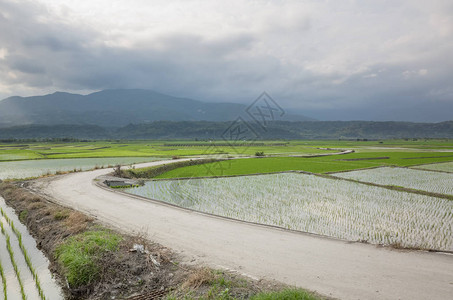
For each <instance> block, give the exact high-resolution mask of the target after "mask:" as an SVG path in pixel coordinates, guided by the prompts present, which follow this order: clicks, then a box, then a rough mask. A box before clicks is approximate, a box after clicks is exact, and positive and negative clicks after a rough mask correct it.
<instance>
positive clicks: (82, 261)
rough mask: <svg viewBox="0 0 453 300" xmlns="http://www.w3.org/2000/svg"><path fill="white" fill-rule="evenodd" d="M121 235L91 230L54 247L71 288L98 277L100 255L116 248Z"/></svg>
mask: <svg viewBox="0 0 453 300" xmlns="http://www.w3.org/2000/svg"><path fill="white" fill-rule="evenodd" d="M121 240H122V238H121V236H119V235H117V234H115V233H113V232H111V231H108V230H106V229H100V230H91V231H86V232H84V233H80V234H78V235H75V236H73V237H70V238H69V239H67V240H66V241H64V242H63V243H62V244H61V245H59V246H58V247H57V248H56V251H55V256H56V258H57V260H58V262H59V263H60V264H61V265H62V266H63V269H64V275H65V277H66V279H67V281H68V284H69V286H70V287H71V288H77V287H80V286H83V285H88V284H90V283H92V282H94V281H95V280H97V279H98V278H99V276H100V275H101V270H102V265H101V262H102V261H101V257H102V255H103V254H105V253H106V252H111V251H116V250H118V247H119V243H120V242H121Z"/></svg>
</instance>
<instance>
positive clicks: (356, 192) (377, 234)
mask: <svg viewBox="0 0 453 300" xmlns="http://www.w3.org/2000/svg"><path fill="white" fill-rule="evenodd" d="M126 191H127V192H130V193H133V194H137V195H141V196H145V197H148V198H152V199H157V200H162V201H166V202H169V203H172V204H176V205H179V206H182V207H186V208H190V209H194V210H198V211H202V212H207V213H212V214H216V215H220V216H225V217H229V218H234V219H240V220H245V221H250V222H256V223H262V224H268V225H275V226H279V227H283V228H288V229H294V230H299V231H304V232H310V233H315V234H320V235H326V236H332V237H336V238H340V239H345V240H351V241H367V242H369V243H373V244H384V245H395V246H396V245H398V246H402V247H408V248H423V249H436V250H447V251H452V250H453V201H448V200H446V199H441V198H435V197H429V196H425V195H418V194H414V193H406V192H401V191H395V190H389V189H384V188H380V187H375V186H368V185H364V184H360V183H356V182H349V181H345V180H337V179H331V178H321V177H319V176H315V175H307V174H295V173H282V174H273V175H259V176H243V177H233V178H231V177H230V178H215V179H191V180H165V181H151V182H147V183H146V184H145V185H144V186H141V187H137V188H131V189H127V190H126Z"/></svg>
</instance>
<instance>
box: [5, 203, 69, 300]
mask: <svg viewBox="0 0 453 300" xmlns="http://www.w3.org/2000/svg"><path fill="white" fill-rule="evenodd" d="M0 207H1V208H2V209H3V211H4V213H5V214H6V215H7V216H8V218H9V219H10V220H11V221H12V224H13V225H14V227H16V229H18V230H19V231H20V232H21V234H22V243H23V245H24V246H25V249H26V251H27V253H28V256H29V257H30V259H31V262H32V265H33V267H34V268H35V270H36V273H37V275H38V278H39V281H40V284H41V288H42V290H43V291H44V295H45V297H46V299H49V300H53V299H56V300H58V299H64V297H63V293H62V290H61V288H60V286H59V285H58V284H57V283H56V282H55V279H54V278H53V277H52V275H51V273H50V271H49V269H48V266H49V261H48V260H47V258H46V257H45V256H44V254H43V253H42V252H41V251H39V250H38V249H37V248H36V242H35V240H34V239H33V237H32V236H31V235H30V234H29V233H28V231H27V228H26V227H25V226H24V225H23V224H22V223H20V221H19V219H18V218H17V216H16V214H15V212H14V210H13V209H11V208H10V207H8V206H7V205H6V203H5V201H4V199H3V198H2V197H0ZM0 220H1V222H2V223H3V227H4V230H5V233H4V234H3V233H2V234H0V261H1V265H2V267H3V270H4V274H5V278H6V291H7V296H8V299H21V292H20V285H19V281H18V279H17V275H16V272H15V271H14V268H13V264H12V262H11V257H10V255H9V252H8V250H7V247H6V245H7V243H6V234H8V235H9V237H10V243H11V248H12V250H13V253H14V261H15V263H16V264H17V266H18V269H19V276H20V278H21V280H22V283H23V286H24V291H25V294H26V296H27V299H40V296H39V293H38V290H37V288H36V284H35V280H34V279H33V276H32V274H31V272H30V270H29V268H28V266H27V263H26V262H25V258H24V255H23V253H22V251H21V249H20V246H19V242H18V239H17V236H16V235H15V234H14V232H13V230H12V228H11V226H10V225H9V224H8V222H7V221H6V219H5V217H3V216H2V217H1V219H0ZM0 290H1V292H0V293H1V294H0V298H2V297H3V288H1V287H0Z"/></svg>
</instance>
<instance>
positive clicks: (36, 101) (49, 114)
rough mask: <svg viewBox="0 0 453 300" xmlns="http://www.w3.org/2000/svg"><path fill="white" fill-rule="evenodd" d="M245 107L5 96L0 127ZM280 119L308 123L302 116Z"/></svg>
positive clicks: (191, 115) (204, 117) (141, 94)
mask: <svg viewBox="0 0 453 300" xmlns="http://www.w3.org/2000/svg"><path fill="white" fill-rule="evenodd" d="M246 109H247V106H246V105H244V104H238V103H208V102H202V101H198V100H193V99H188V98H178V97H173V96H169V95H165V94H161V93H158V92H155V91H151V90H139V89H117V90H104V91H100V92H95V93H92V94H89V95H79V94H70V93H63V92H56V93H53V94H49V95H44V96H32V97H18V96H14V97H9V98H6V99H4V100H2V101H0V126H1V127H10V126H18V125H30V124H39V125H59V124H71V125H98V126H103V127H122V126H125V125H128V124H142V123H150V122H154V121H231V120H234V119H236V118H237V117H238V116H240V115H241V114H243V113H244V112H245V110H246ZM280 120H286V121H309V120H311V121H312V120H313V119H311V118H308V117H305V116H302V115H284V116H283V118H281V119H280Z"/></svg>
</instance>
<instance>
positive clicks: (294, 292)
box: [250, 289, 321, 300]
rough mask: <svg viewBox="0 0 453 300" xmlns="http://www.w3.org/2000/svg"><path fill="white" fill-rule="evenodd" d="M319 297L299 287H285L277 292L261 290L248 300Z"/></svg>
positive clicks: (309, 299) (295, 299)
mask: <svg viewBox="0 0 453 300" xmlns="http://www.w3.org/2000/svg"><path fill="white" fill-rule="evenodd" d="M320 299H321V298H319V297H316V296H314V295H313V294H311V293H309V292H307V291H304V290H301V289H286V290H283V291H279V292H263V293H259V294H257V295H255V296H252V297H251V298H250V300H320Z"/></svg>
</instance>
